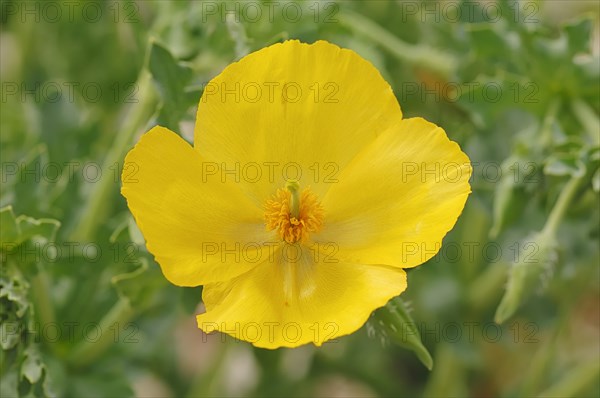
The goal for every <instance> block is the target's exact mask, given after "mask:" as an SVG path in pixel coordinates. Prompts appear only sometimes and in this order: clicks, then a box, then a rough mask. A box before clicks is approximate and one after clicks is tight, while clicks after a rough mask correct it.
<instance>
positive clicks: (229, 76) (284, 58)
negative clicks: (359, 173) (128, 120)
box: [194, 40, 402, 205]
mask: <svg viewBox="0 0 600 398" xmlns="http://www.w3.org/2000/svg"><path fill="white" fill-rule="evenodd" d="M401 118H402V112H401V111H400V106H399V105H398V101H397V100H396V98H395V96H394V94H393V92H392V89H391V87H390V86H389V84H388V83H387V82H386V81H385V80H384V79H383V78H382V77H381V75H380V73H379V72H378V71H377V69H376V68H375V67H374V66H373V65H372V64H371V63H369V62H368V61H366V60H364V59H363V58H361V57H360V56H359V55H358V54H356V53H355V52H353V51H351V50H347V49H341V48H340V47H338V46H336V45H334V44H331V43H327V42H324V41H318V42H316V43H314V44H306V43H300V42H299V41H297V40H292V41H286V42H284V43H279V44H275V45H272V46H270V47H266V48H264V49H261V50H259V51H257V52H254V53H252V54H250V55H248V56H246V57H244V58H242V59H241V60H240V61H239V62H236V63H233V64H231V65H229V66H228V67H227V68H225V70H223V72H222V73H221V74H219V75H218V76H217V77H215V78H214V79H213V80H212V81H211V82H210V83H208V84H207V86H206V88H205V90H204V94H203V96H202V99H201V100H200V104H199V107H198V115H197V122H196V128H195V137H194V147H195V149H197V150H198V151H200V153H201V154H202V156H203V158H205V159H208V160H212V161H214V162H215V164H216V165H218V166H223V167H222V169H226V170H229V171H231V173H230V174H228V175H227V178H234V177H235V176H237V177H238V178H239V180H240V181H246V182H248V181H251V182H252V183H251V184H245V187H244V188H245V189H248V190H250V191H251V192H252V193H251V194H252V195H253V197H254V199H255V201H256V202H259V203H260V204H261V205H262V203H263V202H264V200H266V199H267V198H268V197H269V196H270V195H271V194H272V193H273V190H274V187H283V186H284V185H285V182H286V177H287V179H298V180H300V184H301V185H303V186H308V185H313V191H315V193H317V194H318V195H319V196H322V194H323V193H324V191H325V190H326V189H328V188H329V187H330V186H331V184H332V183H333V182H334V181H335V179H336V177H337V176H338V172H339V171H340V170H342V169H343V167H344V166H345V165H346V164H347V163H348V162H350V161H351V159H352V158H353V157H354V156H355V155H356V154H357V153H358V152H359V151H360V150H361V148H363V147H364V146H365V145H367V144H369V143H370V142H371V141H373V140H374V139H375V137H376V136H377V134H378V133H379V132H381V131H384V130H386V129H387V128H388V127H389V126H390V125H392V124H394V123H395V122H397V121H398V120H399V119H401ZM236 169H237V170H236ZM220 170H221V168H220ZM259 173H260V175H259ZM299 174H300V175H299ZM221 176H222V173H221V172H219V173H217V175H216V177H217V178H220V177H221ZM257 176H258V177H257Z"/></svg>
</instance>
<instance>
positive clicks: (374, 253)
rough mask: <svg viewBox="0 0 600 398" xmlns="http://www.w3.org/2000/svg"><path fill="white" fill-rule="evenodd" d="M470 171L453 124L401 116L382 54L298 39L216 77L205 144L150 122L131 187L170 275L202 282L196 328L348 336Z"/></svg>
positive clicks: (266, 343)
mask: <svg viewBox="0 0 600 398" xmlns="http://www.w3.org/2000/svg"><path fill="white" fill-rule="evenodd" d="M470 175H471V166H470V163H469V159H468V158H467V156H466V155H465V154H464V153H463V152H461V150H460V148H459V146H458V145H457V144H456V143H454V142H452V141H450V140H449V139H448V137H447V136H446V134H445V132H444V131H443V130H442V129H441V128H440V127H437V126H436V125H434V124H432V123H429V122H427V121H425V120H423V119H421V118H411V119H403V118H402V112H401V110H400V106H399V105H398V102H397V100H396V98H395V96H394V94H393V92H392V89H391V88H390V86H389V85H388V84H387V83H386V82H385V80H384V79H383V78H382V77H381V75H380V74H379V72H378V71H377V70H376V69H375V68H374V67H373V65H371V64H370V63H369V62H367V61H366V60H364V59H362V58H361V57H360V56H358V55H357V54H356V53H354V52H353V51H350V50H347V49H341V48H339V47H337V46H335V45H333V44H330V43H327V42H324V41H318V42H316V43H314V44H305V43H300V42H298V41H286V42H284V43H280V44H275V45H272V46H270V47H267V48H264V49H262V50H260V51H257V52H255V53H252V54H250V55H248V56H246V57H244V58H243V59H241V60H240V61H239V62H236V63H233V64H231V65H229V66H228V67H227V68H226V69H225V70H224V71H223V72H222V73H221V74H220V75H218V76H217V77H215V78H214V79H213V80H212V81H211V82H210V83H208V84H207V85H206V87H205V90H204V93H203V96H202V99H201V100H200V104H199V107H198V114H197V121H196V127H195V136H194V147H193V148H192V147H191V146H190V145H188V144H187V143H186V142H185V141H184V140H183V139H181V138H180V137H179V136H178V135H176V134H175V133H173V132H171V131H169V130H167V129H165V128H163V127H158V126H157V127H155V128H153V129H152V130H150V131H149V132H148V133H146V134H145V135H144V136H143V137H142V138H141V140H140V141H139V142H138V144H137V145H136V146H135V148H133V149H132V150H131V151H130V152H129V154H128V155H127V158H126V160H125V171H124V173H123V189H122V193H123V195H124V196H125V197H126V198H127V203H128V205H129V208H130V209H131V212H132V213H133V215H134V217H135V219H136V221H137V223H138V225H139V227H140V229H141V231H142V232H143V234H144V237H145V238H146V241H147V247H148V250H149V251H150V252H151V253H152V254H153V255H154V256H155V258H156V261H157V262H158V264H160V266H161V268H162V271H163V273H164V275H165V277H166V278H167V279H168V280H169V281H171V282H172V283H174V284H176V285H180V286H198V285H204V290H203V293H202V298H203V301H204V305H205V307H206V312H205V313H203V314H200V315H198V317H197V319H198V326H199V327H200V328H201V329H203V330H204V331H206V332H211V331H214V330H219V331H221V332H224V333H228V334H230V335H232V336H234V337H236V338H238V339H242V340H246V341H249V342H251V343H252V344H254V345H256V346H258V347H265V348H277V347H282V346H285V347H295V346H299V345H302V344H306V343H310V342H312V343H314V344H316V345H321V344H322V343H323V342H325V341H327V340H330V339H333V338H337V337H339V336H344V335H347V334H350V333H352V332H354V331H356V330H357V329H358V328H360V327H361V326H362V325H363V324H364V323H365V322H366V320H367V318H368V317H369V315H370V314H371V312H372V311H373V310H374V309H376V308H378V307H381V306H383V305H385V304H386V303H387V301H388V300H389V299H390V298H392V297H394V296H397V295H399V294H400V293H401V292H403V291H404V289H405V288H406V273H405V271H404V268H410V267H414V266H417V265H419V264H421V263H423V262H424V261H427V260H428V259H429V258H431V257H432V256H434V255H435V253H436V252H437V251H438V250H439V248H440V245H441V241H442V238H443V237H444V235H445V234H446V233H447V232H448V231H449V230H450V229H451V228H452V227H453V225H454V223H455V222H456V219H457V217H458V216H459V214H460V213H461V211H462V209H463V207H464V204H465V201H466V199H467V196H468V194H469V192H470V186H469V183H468V180H469V178H470Z"/></svg>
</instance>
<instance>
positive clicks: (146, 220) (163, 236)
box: [121, 127, 272, 286]
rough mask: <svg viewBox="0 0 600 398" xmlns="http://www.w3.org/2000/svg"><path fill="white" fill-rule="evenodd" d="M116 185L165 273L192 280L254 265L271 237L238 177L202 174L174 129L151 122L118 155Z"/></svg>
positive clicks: (182, 281) (177, 280)
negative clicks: (231, 179) (122, 157)
mask: <svg viewBox="0 0 600 398" xmlns="http://www.w3.org/2000/svg"><path fill="white" fill-rule="evenodd" d="M122 180H123V187H122V189H121V192H122V194H123V196H125V197H126V198H127V204H128V206H129V208H130V210H131V212H132V213H133V215H134V217H135V220H136V222H137V224H138V226H139V227H140V229H141V231H142V233H143V235H144V237H145V239H146V245H147V247H148V250H149V251H150V252H151V253H152V254H154V256H155V257H156V261H157V262H158V263H159V264H160V266H161V268H162V271H163V273H164V275H165V277H166V278H167V279H168V280H169V281H171V282H172V283H174V284H176V285H180V286H198V285H203V284H205V283H211V282H218V281H223V280H228V279H231V278H233V277H236V276H238V275H240V274H242V273H244V272H246V271H248V270H250V269H252V268H253V267H255V266H256V265H257V264H258V262H259V261H258V260H257V257H256V253H257V252H259V251H260V250H261V245H263V244H264V243H265V242H266V243H267V245H268V242H269V240H270V241H272V236H270V234H268V233H267V232H266V231H265V226H264V224H263V222H262V211H261V209H259V208H257V207H256V206H254V205H253V204H252V203H251V202H250V201H249V200H248V199H247V198H246V197H245V196H244V195H242V194H241V193H240V187H239V184H235V183H227V182H222V181H221V180H216V179H212V180H211V179H205V180H203V162H202V160H201V159H200V155H199V154H198V152H197V151H195V150H194V149H193V148H192V147H191V146H190V145H189V144H188V143H186V142H185V141H184V140H183V139H182V138H180V137H179V136H178V135H177V134H175V133H173V132H171V131H169V130H167V129H166V128H163V127H155V128H153V129H152V130H150V131H149V132H148V133H146V134H144V135H143V137H142V138H141V140H140V141H139V142H138V143H137V145H136V146H135V148H133V149H132V150H131V151H130V152H129V153H128V155H127V157H126V158H125V164H124V167H123V176H122Z"/></svg>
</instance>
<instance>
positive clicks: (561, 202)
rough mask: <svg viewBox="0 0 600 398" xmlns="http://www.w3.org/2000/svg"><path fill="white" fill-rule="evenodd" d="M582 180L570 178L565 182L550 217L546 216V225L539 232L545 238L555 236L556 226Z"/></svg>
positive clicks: (581, 178) (580, 178)
mask: <svg viewBox="0 0 600 398" xmlns="http://www.w3.org/2000/svg"><path fill="white" fill-rule="evenodd" d="M582 180H583V177H571V179H570V180H569V181H568V182H567V185H565V187H564V188H563V190H562V192H561V193H560V195H559V197H558V200H557V201H556V203H555V204H554V207H553V208H552V211H551V212H550V215H549V216H548V219H547V220H546V224H545V225H544V228H543V229H542V231H541V233H542V235H544V236H547V237H554V236H555V235H556V231H557V229H558V225H559V224H560V222H561V220H562V218H563V217H564V215H565V213H566V211H567V208H568V207H569V204H570V203H571V201H572V200H573V197H574V196H575V193H576V192H577V188H579V184H580V183H581V181H582Z"/></svg>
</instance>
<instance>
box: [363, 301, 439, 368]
mask: <svg viewBox="0 0 600 398" xmlns="http://www.w3.org/2000/svg"><path fill="white" fill-rule="evenodd" d="M367 332H368V333H369V336H371V337H376V336H379V338H380V339H381V342H382V344H385V343H386V342H387V341H388V340H391V341H393V342H394V343H396V344H398V345H399V346H401V347H404V348H408V349H409V350H411V351H413V352H414V353H415V354H416V355H417V357H418V358H419V360H420V361H421V363H423V365H425V367H427V369H429V370H431V369H432V368H433V359H432V358H431V354H429V351H427V348H425V346H424V345H423V343H422V342H421V336H420V334H419V330H418V329H417V325H415V322H414V321H413V319H412V317H411V316H410V314H409V312H408V307H407V305H406V304H405V303H404V302H403V301H402V299H401V298H400V297H396V298H394V299H392V300H390V301H389V302H388V303H387V304H386V306H385V307H382V308H379V309H378V310H377V311H375V312H374V313H373V315H372V317H371V320H370V321H369V322H368V323H367Z"/></svg>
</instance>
